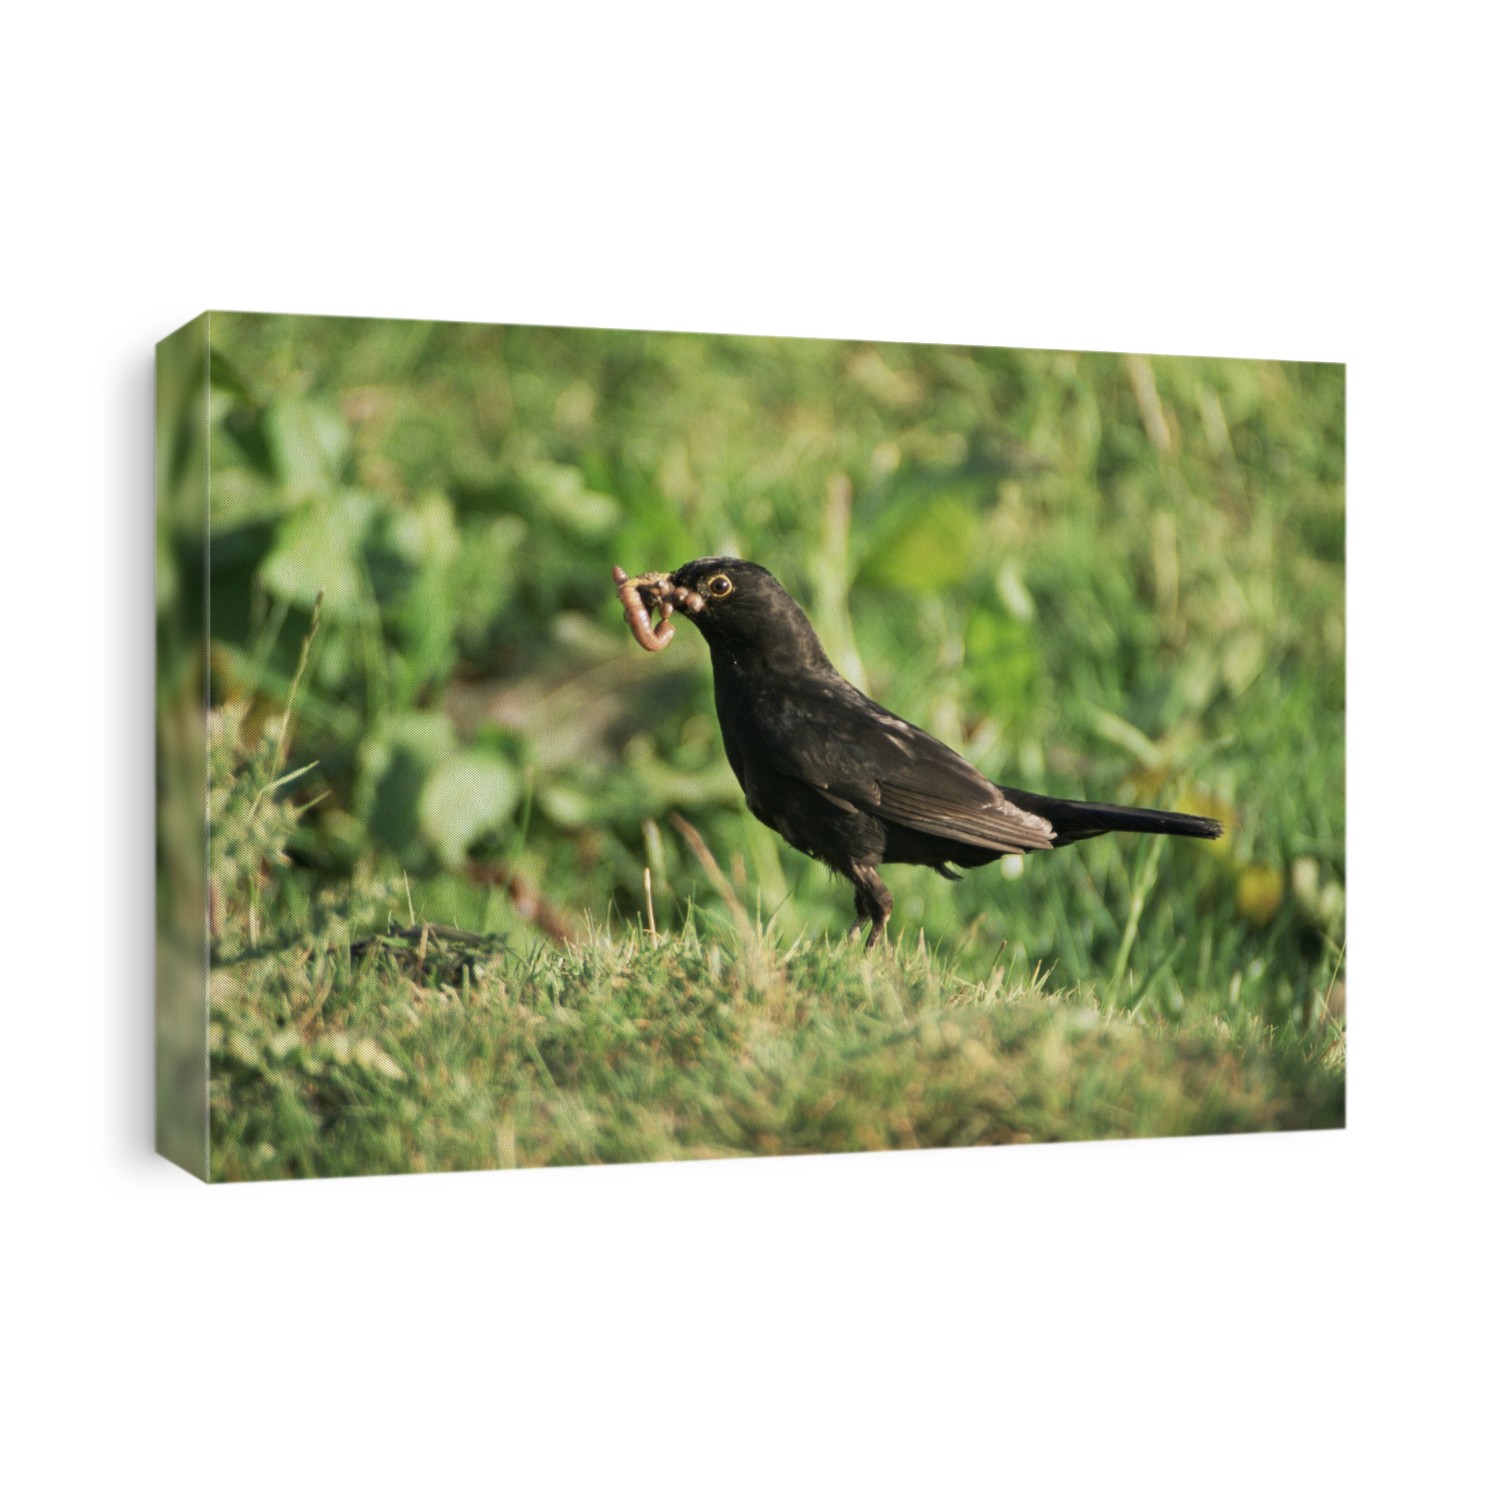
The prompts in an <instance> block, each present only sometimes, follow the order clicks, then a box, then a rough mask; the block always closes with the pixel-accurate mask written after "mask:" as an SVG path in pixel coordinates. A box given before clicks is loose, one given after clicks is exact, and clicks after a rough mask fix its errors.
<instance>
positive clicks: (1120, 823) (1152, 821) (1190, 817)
mask: <svg viewBox="0 0 1500 1500" xmlns="http://www.w3.org/2000/svg"><path fill="white" fill-rule="evenodd" d="M1000 790H1001V791H1002V792H1004V793H1005V795H1006V797H1007V798H1009V800H1010V801H1012V802H1014V803H1015V804H1016V806H1017V807H1019V808H1020V809H1021V810H1022V811H1023V812H1029V813H1037V814H1039V815H1040V816H1041V817H1044V818H1045V819H1046V820H1047V821H1048V822H1049V823H1050V824H1051V825H1052V831H1053V832H1054V833H1055V834H1056V835H1057V837H1056V838H1055V839H1054V840H1053V847H1054V848H1058V849H1060V848H1061V847H1062V846H1063V845H1064V844H1076V843H1077V842H1078V841H1079V840H1080V839H1093V838H1098V837H1099V835H1100V834H1101V833H1169V834H1175V835H1176V836H1177V837H1179V838H1189V839H1216V838H1218V837H1219V836H1220V835H1221V834H1222V833H1223V832H1224V825H1223V824H1222V823H1221V822H1219V820H1218V819H1217V818H1200V817H1197V816H1196V815H1195V814H1193V813H1179V812H1162V811H1160V810H1159V809H1157V808H1154V807H1116V806H1114V805H1113V804H1112V803H1109V802H1071V801H1069V800H1068V798H1066V797H1044V796H1042V795H1041V794H1040V793H1039V792H1023V791H1019V790H1017V789H1016V788H1014V787H1008V786H1004V787H1001V788H1000Z"/></svg>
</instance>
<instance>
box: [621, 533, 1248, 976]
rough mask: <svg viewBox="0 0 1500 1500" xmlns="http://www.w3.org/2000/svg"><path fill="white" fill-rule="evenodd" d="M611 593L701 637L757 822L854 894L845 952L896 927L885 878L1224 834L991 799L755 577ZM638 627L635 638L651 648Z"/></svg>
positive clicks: (1194, 820)
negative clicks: (1047, 853)
mask: <svg viewBox="0 0 1500 1500" xmlns="http://www.w3.org/2000/svg"><path fill="white" fill-rule="evenodd" d="M616 577H617V578H618V579H619V580H620V581H621V583H622V588H623V587H626V586H629V587H634V588H636V589H637V590H638V593H639V598H640V600H641V602H642V603H645V602H648V601H649V602H653V603H656V604H658V605H661V604H663V603H665V604H666V605H668V606H670V608H669V609H666V610H663V613H664V614H665V613H671V612H674V611H675V612H680V613H682V614H685V615H686V616H687V617H688V618H689V619H690V620H692V622H693V623H694V624H695V625H696V626H697V627H698V629H699V630H700V631H702V632H703V637H704V639H705V640H706V641H707V642H708V648H709V653H710V655H711V656H712V658H713V669H714V704H715V706H716V708H717V709H718V713H719V728H720V729H721V730H722V732H723V735H724V749H725V751H726V752H727V753H728V755H729V764H730V765H731V766H732V767H733V768H734V774H735V776H736V777H737V778H738V779H739V783H740V786H741V787H743V788H744V792H745V800H746V802H747V803H748V804H749V806H750V811H751V812H752V813H754V814H755V816H756V817H757V818H759V819H760V821H761V822H762V823H764V824H766V825H767V827H769V828H774V829H775V830H776V832H777V833H779V834H780V835H781V836H782V838H784V839H785V840H786V841H787V842H788V843H789V844H791V845H792V847H793V848H795V849H800V850H801V851H802V852H803V853H804V854H810V855H812V856H813V858H814V859H819V860H821V861H822V862H823V863H824V864H826V865H829V866H831V867H832V868H833V869H834V870H836V871H837V872H838V873H839V874H840V875H843V876H844V877H845V878H846V879H848V880H850V881H852V882H853V883H854V910H855V916H856V920H855V924H854V927H853V928H852V929H851V931H850V936H851V937H852V936H854V935H855V934H856V933H858V932H859V930H860V928H861V927H863V926H864V925H865V923H867V922H868V923H869V925H870V935H869V939H868V942H867V943H866V946H867V947H873V946H874V944H875V942H876V941H877V939H879V938H880V937H881V935H882V934H883V933H884V931H885V927H886V923H887V922H889V921H890V916H891V905H892V902H891V893H890V892H889V891H888V890H887V889H886V888H885V885H884V883H883V882H882V881H881V879H880V875H879V873H878V866H880V865H882V864H905V865H930V866H931V867H932V868H933V869H935V870H936V871H937V872H938V873H939V874H940V875H943V876H945V877H946V878H947V879H949V880H957V879H959V878H960V877H959V876H958V875H957V874H956V873H955V872H954V871H953V869H952V868H951V866H953V865H958V866H960V867H961V868H964V869H970V868H972V867H974V866H976V865H986V864H989V863H991V862H992V861H993V860H997V859H999V858H1000V857H1001V855H1003V854H1023V853H1030V852H1031V851H1033V850H1042V849H1060V848H1061V847H1062V846H1063V845H1064V844H1074V843H1077V842H1078V841H1079V840H1080V839H1091V838H1095V837H1097V836H1098V835H1099V834H1101V833H1122V832H1123V833H1170V834H1180V835H1185V836H1186V837H1188V838H1198V839H1216V838H1218V837H1219V835H1220V834H1222V833H1223V831H1224V830H1223V827H1222V826H1221V825H1220V824H1219V823H1218V822H1216V821H1215V820H1214V819H1212V818H1199V817H1194V816H1192V815H1191V814H1188V813H1175V812H1157V811H1154V810H1152V809H1149V808H1135V807H1113V806H1110V805H1109V804H1108V803H1102V802H1072V801H1069V800H1067V799H1065V798H1062V797H1046V796H1042V795H1040V794H1038V793H1036V792H1023V791H1019V790H1017V789H1016V788H1014V787H1008V786H996V785H995V783H994V782H992V781H990V780H989V779H988V777H986V776H983V775H981V773H980V772H978V771H977V770H975V769H974V767H973V766H971V765H970V764H969V763H968V762H967V761H966V760H964V759H963V758H962V756H960V755H958V754H957V753H956V752H954V751H953V750H950V749H949V748H948V746H946V745H945V744H943V743H942V742H941V741H940V740H935V739H934V738H933V737H932V736H931V735H930V734H927V733H925V732H924V731H923V730H920V729H918V728H917V727H916V725H914V724H909V723H907V721H906V720H905V719H902V718H899V717H898V716H897V715H895V714H893V713H891V712H890V711H889V710H888V709H885V708H882V707H881V706H880V705H879V704H878V703H876V702H874V701H872V700H871V699H869V698H867V697H866V696H865V695H864V694H863V693H861V692H860V691H859V689H858V688H856V687H854V686H853V685H852V684H851V683H849V682H848V681H846V680H845V679H844V678H843V677H842V676H840V675H839V673H838V671H837V669H836V668H835V667H834V665H833V663H832V662H831V661H829V659H828V654H827V653H826V652H825V651H824V650H823V646H822V643H821V642H820V641H819V640H818V637H817V634H816V632H815V631H814V630H813V627H812V623H811V622H810V621H809V620H808V618H807V616H806V615H805V614H804V613H803V612H802V610H801V608H800V607H799V606H798V604H797V601H796V600H795V599H793V598H792V596H791V595H790V594H788V593H787V591H786V590H785V589H784V588H782V586H781V585H780V584H779V583H777V581H776V580H775V579H774V578H773V577H772V576H771V574H770V573H768V572H767V571H766V569H765V568H763V567H761V566H760V565H759V564H758V563H752V562H743V561H741V560H740V559H739V558H737V557H700V558H698V559H697V560H696V561H695V562H690V563H684V564H683V566H682V567H680V568H678V569H677V571H676V572H675V573H672V574H670V575H667V574H661V573H648V574H644V575H642V576H641V577H640V578H637V579H631V580H625V578H624V573H623V571H621V572H618V573H617V575H616ZM622 597H624V595H623V593H622ZM639 618H640V621H641V625H642V628H641V629H640V630H637V636H638V638H640V639H641V640H642V644H648V642H647V640H646V638H645V635H644V623H645V616H644V614H640V615H639ZM660 628H661V627H658V629H660ZM658 644H664V641H658Z"/></svg>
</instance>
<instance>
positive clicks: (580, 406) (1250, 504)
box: [157, 313, 1345, 1181]
mask: <svg viewBox="0 0 1500 1500" xmlns="http://www.w3.org/2000/svg"><path fill="white" fill-rule="evenodd" d="M157 372H158V376H157V379H158V390H157V420H158V431H157V481H158V517H157V519H158V549H157V559H158V561H157V609H158V678H157V682H158V686H157V691H158V708H157V712H158V726H159V728H158V831H159V837H158V860H157V887H158V888H157V909H158V1063H157V1092H158V1145H159V1149H160V1150H161V1151H162V1152H163V1153H164V1154H165V1155H167V1156H169V1157H170V1158H171V1159H172V1160H174V1161H176V1162H178V1163H180V1164H181V1165H183V1166H184V1167H186V1168H188V1169H189V1170H191V1171H193V1172H195V1173H196V1174H198V1175H200V1176H202V1177H204V1178H206V1179H209V1180H213V1181H229V1180H245V1179H254V1178H286V1177H316V1176H325V1175H339V1174H353V1173H382V1172H406V1171H439V1170H456V1169H472V1168H490V1167H500V1166H526V1165H546V1164H566V1163H592V1162H622V1161H659V1160H672V1159H684V1158H695V1157H729V1156H754V1155H773V1154H781V1153H790V1152H838V1151H864V1150H877V1149H884V1148H893V1147H918V1146H977V1145H991V1144H1004V1143H1016V1142H1040V1141H1058V1140H1091V1139H1103V1138H1119V1137H1132V1136H1134V1137H1139V1136H1150V1135H1180V1134H1203V1133H1222V1132H1234V1131H1261V1130H1286V1129H1311V1128H1326V1127H1331V1126H1339V1125H1341V1124H1342V1122H1343V1100H1344V1031H1345V1015H1344V972H1345V956H1344V952H1343V947H1344V548H1343V538H1344V493H1343V485H1344V456H1343V420H1344V376H1343V369H1342V367H1341V366H1335V365H1309V364H1297V363H1277V362H1273V361H1252V360H1239V359H1230V358H1196V357H1195V358H1188V357H1165V356H1148V355H1120V354H1105V353H1077V352H1055V351H1039V350H1013V349H994V348H973V347H960V346H925V345H906V344H878V343H866V342H858V341H832V340H818V339H800V338H784V339H773V338H761V337H736V336H728V335H706V334H684V333H645V332H628V331H610V330H587V329H566V328H532V327H505V326H489V325H480V324H444V323H419V322H406V321H395V320H378V319H336V318H311V317H292V316H278V315H266V314H246V313H210V314H204V315H203V316H202V317H200V318H198V319H196V320H194V321H193V322H192V323H190V324H188V325H187V326H186V327H184V328H182V329H180V330H179V331H178V332H177V333H175V334H173V335H172V336H171V337H170V338H168V339H166V340H164V341H163V342H162V344H161V345H160V346H159V348H158V356H157ZM643 646H644V647H646V648H647V649H645V650H642V649H641V648H642V647H643ZM959 877H961V878H959ZM851 927H852V928H853V934H852V936H851V935H850V929H851Z"/></svg>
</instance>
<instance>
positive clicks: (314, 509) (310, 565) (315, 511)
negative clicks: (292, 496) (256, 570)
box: [260, 490, 376, 616]
mask: <svg viewBox="0 0 1500 1500" xmlns="http://www.w3.org/2000/svg"><path fill="white" fill-rule="evenodd" d="M375 510H376V504H375V501H374V500H373V499H371V498H370V496H368V495H361V494H356V493H355V492H354V491H351V490H346V491H344V492H343V493H342V494H340V495H338V496H336V497H335V498H334V499H332V500H326V501H314V502H313V503H311V504H309V505H305V506H303V507H302V508H301V509H300V510H298V511H296V512H295V513H294V514H292V515H290V516H288V517H287V518H286V519H285V520H284V521H282V523H281V524H280V526H278V527H277V529H276V542H275V545H274V546H273V547H272V548H271V551H270V553H269V554H268V556H267V557H266V560H265V562H264V564H262V566H261V575H260V576H261V582H262V583H263V584H264V585H265V587H266V590H267V591H268V592H269V593H271V594H273V595H275V596H276V597H278V598H282V599H288V600H290V601H291V602H292V603H294V604H301V605H303V606H305V607H307V608H311V606H312V602H313V600H314V599H316V598H317V596H318V594H319V592H320V591H321V592H322V595H323V609H324V612H325V613H326V614H328V615H329V616H338V615H348V614H352V613H354V612H355V611H356V610H357V609H358V608H359V606H360V604H361V602H362V600H363V598H364V593H365V568H364V562H363V559H362V555H361V554H362V551H363V548H364V543H365V537H366V535H367V534H368V532H369V528H370V523H371V520H372V518H373V516H374V514H375Z"/></svg>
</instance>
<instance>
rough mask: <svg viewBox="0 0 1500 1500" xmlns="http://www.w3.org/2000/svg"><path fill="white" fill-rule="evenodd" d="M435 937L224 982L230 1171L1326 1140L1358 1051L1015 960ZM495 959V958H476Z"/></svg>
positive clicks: (273, 1174)
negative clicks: (1316, 1134)
mask: <svg viewBox="0 0 1500 1500" xmlns="http://www.w3.org/2000/svg"><path fill="white" fill-rule="evenodd" d="M468 956H469V955H468V954H467V953H466V950H465V948H464V946H463V944H462V943H461V942H458V941H456V940H454V939H453V938H451V937H450V938H443V937H440V936H436V935H434V936H432V937H431V938H430V939H429V940H428V943H427V946H426V951H425V953H424V954H423V955H422V957H421V959H420V960H418V958H417V955H416V953H415V952H413V951H410V950H406V951H403V950H398V949H382V950H377V951H376V952H374V953H373V954H369V955H367V956H365V957H364V958H363V959H361V960H360V961H357V962H351V959H350V957H349V953H348V950H347V949H341V948H340V949H333V950H308V949H302V950H299V951H296V952H293V953H280V954H276V955H272V956H266V957H261V958H252V959H246V960H244V961H242V962H240V963H237V964H232V965H229V966H227V967H224V968H221V969H220V970H219V971H218V972H217V973H216V974H215V976H214V980H213V1015H212V1024H211V1030H210V1036H211V1042H212V1047H213V1056H214V1082H213V1094H212V1107H213V1118H214V1134H213V1157H212V1170H213V1176H214V1178H215V1179H218V1180H222V1179H230V1180H241V1179H249V1178H277V1177H304V1176H312V1175H326V1174H355V1173H370V1172H407V1171H433V1170H465V1169H476V1168H488V1167H512V1166H542V1165H566V1164H575V1163H585V1162H629V1161H665V1160H680V1159H684V1158H698V1157H724V1156H746V1155H775V1154H782V1153H791V1152H834V1151H866V1150H886V1149H902V1148H908V1147H919V1146H972V1145H986V1144H1007V1143H1011V1142H1023V1141H1059V1140H1093V1139H1103V1138H1115V1137H1126V1136H1160V1135H1185V1134H1203V1133H1215V1132H1233V1131H1258V1130H1285V1129H1316V1128H1327V1127H1334V1126H1339V1125H1342V1123H1343V1079H1342V1072H1341V1062H1342V1040H1341V1032H1340V1030H1339V1028H1338V1026H1337V1024H1336V1023H1334V1022H1333V1021H1332V1020H1331V1019H1329V1020H1328V1021H1327V1022H1325V1023H1324V1024H1320V1025H1318V1026H1315V1027H1313V1028H1310V1029H1306V1030H1302V1031H1299V1032H1297V1033H1295V1034H1276V1033H1275V1032H1273V1031H1272V1030H1271V1029H1270V1028H1267V1027H1265V1026H1263V1025H1259V1024H1256V1023H1255V1022H1253V1021H1250V1020H1241V1022H1240V1023H1239V1025H1238V1026H1237V1027H1234V1028H1232V1027H1230V1026H1229V1025H1228V1024H1227V1023H1225V1022H1224V1021H1223V1020H1222V1019H1218V1018H1212V1019H1207V1020H1201V1021H1199V1022H1197V1023H1194V1024H1191V1025H1185V1026H1184V1025H1167V1024H1164V1023H1162V1022H1160V1021H1157V1020H1154V1019H1153V1018H1151V1017H1150V1016H1148V1015H1142V1014H1140V1013H1132V1012H1129V1011H1125V1010H1121V1009H1115V1008H1111V1007H1109V1006H1108V1005H1104V1004H1102V1003H1101V1001H1100V998H1099V996H1098V994H1097V992H1095V991H1091V990H1087V989H1079V990H1073V991H1067V992H1059V991H1055V990H1052V989H1050V988H1049V987H1048V986H1047V984H1046V983H1045V982H1044V981H1042V980H1041V979H1040V978H1038V976H1036V975H1026V974H1019V975H1018V974H1017V973H1016V972H1015V970H1014V967H1013V966H1012V965H1010V964H1007V963H1005V962H1004V960H1003V957H1002V960H1001V962H1000V963H998V964H997V965H996V966H995V967H994V968H993V969H992V971H991V972H990V973H989V974H988V976H987V977H986V978H985V979H984V980H983V981H982V982H974V981H970V980H967V979H964V978H962V977H960V976H959V975H958V974H957V973H956V972H955V971H954V966H953V965H952V964H951V963H949V962H946V961H945V960H943V959H942V958H941V957H934V955H932V954H931V953H929V952H928V951H926V949H925V946H924V945H921V944H917V945H912V944H900V945H898V946H897V947H895V948H892V949H887V950H877V951H876V952H874V953H872V954H869V955H866V954H865V953H864V952H863V951H862V950H861V949H859V948H858V947H857V946H855V945H851V944H842V943H830V942H829V941H827V940H826V939H821V938H819V939H809V940H805V941H801V942H791V943H787V944H785V945H784V946H783V945H781V944H778V943H776V942H775V941H773V940H771V939H770V938H768V937H767V936H766V934H764V933H763V932H759V931H753V930H752V931H751V932H749V933H748V934H744V935H739V934H735V935H726V936H725V937H722V938H719V939H715V938H710V937H706V936H704V935H701V934H700V933H698V932H697V931H693V930H689V931H687V932H684V933H679V934H675V935H673V936H672V937H670V938H665V939H657V940H653V939H652V938H651V937H650V936H649V935H648V934H645V933H641V932H631V933H629V934H627V935H625V936H624V937H622V938H619V939H613V940H612V939H610V938H608V937H606V936H603V935H596V936H595V937H593V938H591V939H590V940H589V941H588V942H586V943H584V944H582V945H580V946H578V947H576V948H573V949H571V950H569V951H567V952H562V953H559V952H557V951H554V950H552V949H550V948H547V947H543V946H537V947H533V948H532V949H531V950H530V951H528V952H525V953H501V954H493V955H492V954H490V953H485V954H483V955H482V956H481V957H480V958H478V959H477V960H475V961H474V962H473V963H472V964H467V963H465V962H464V960H465V958H466V957H468ZM476 968H477V970H478V972H477V973H476V972H474V970H475V969H476Z"/></svg>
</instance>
